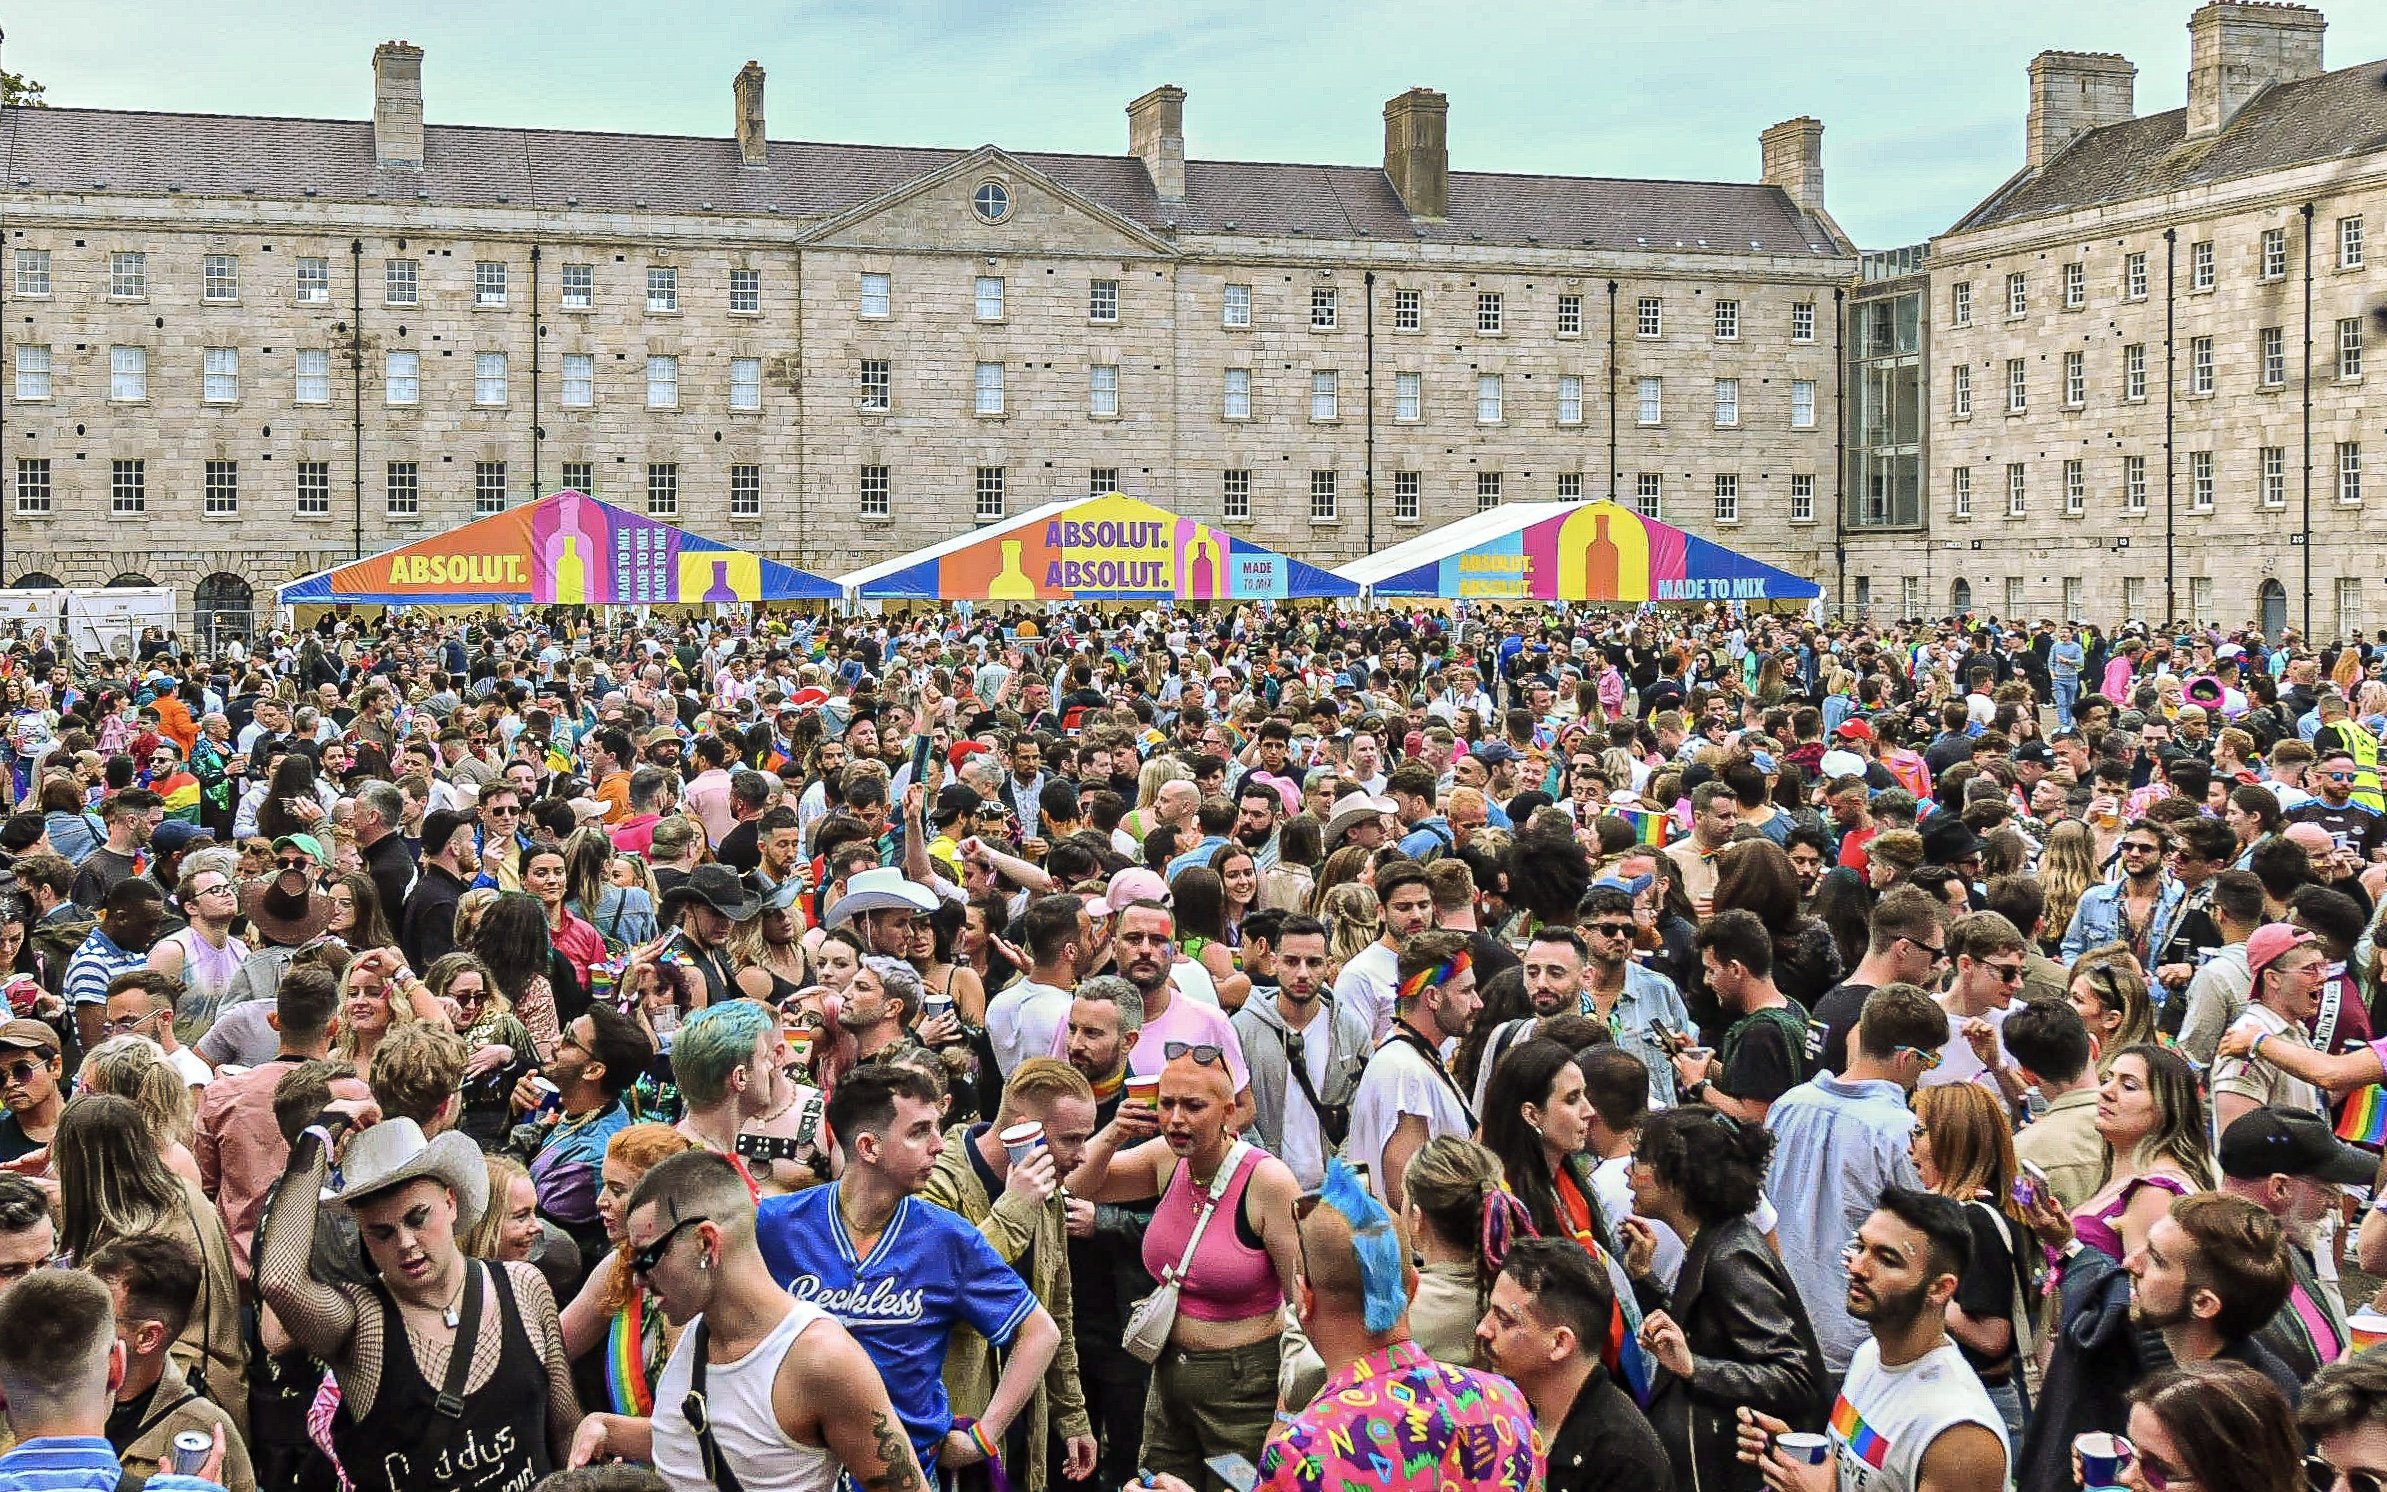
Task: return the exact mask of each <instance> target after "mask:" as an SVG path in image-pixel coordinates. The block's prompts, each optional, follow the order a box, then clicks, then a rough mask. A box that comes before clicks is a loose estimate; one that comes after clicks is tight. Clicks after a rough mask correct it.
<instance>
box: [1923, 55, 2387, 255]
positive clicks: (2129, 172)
mask: <svg viewBox="0 0 2387 1492" xmlns="http://www.w3.org/2000/svg"><path fill="white" fill-rule="evenodd" d="M2187 131H2188V111H2187V110H2185V109H2172V110H2169V111H2168V112H2165V113H2162V114H2149V115H2147V116H2145V117H2144V118H2140V119H2132V120H2128V121H2125V122H2124V123H2121V124H2115V125H2108V126H2107V127H2105V128H2104V129H2099V130H2091V131H2089V132H2088V133H2087V134H2084V135H2081V136H2079V137H2078V138H2076V139H2074V140H2073V141H2072V143H2071V144H2069V145H2067V146H2066V147H2064V149H2062V150H2061V151H2059V152H2057V154H2056V156H2055V158H2054V159H2053V160H2051V161H2049V162H2048V163H2047V164H2046V165H2044V166H2042V167H2040V168H2039V169H2038V170H2037V171H2035V172H2030V173H2027V174H2024V175H2021V176H2017V177H2016V178H2014V179H2013V180H2012V181H2010V182H2008V183H2006V184H2005V185H2004V186H2002V187H2000V188H1999V189H1998V190H1997V191H1996V192H1995V193H1992V194H1991V195H1990V197H1989V198H1988V200H1986V201H1984V202H1982V203H1981V204H1980V205H1979V206H1978V207H1975V208H1974V209H1973V210H1972V211H1971V212H1969V213H1967V214H1966V215H1965V216H1964V217H1963V218H1962V219H1961V220H1960V221H1959V222H1958V223H1957V224H1956V226H1955V227H1954V228H1953V229H1951V230H1950V231H1951V232H1956V233H1963V232H1968V231H1971V230H1974V229H1980V228H1995V227H2001V226H2003V225H2005V224H2008V223H2020V222H2027V221H2029V220H2030V219H2032V218H2041V217H2053V216H2057V215H2060V214H2063V213H2068V212H2074V211H2077V210H2079V209H2081V208H2084V207H2095V206H2099V205H2102V204H2105V203H2110V202H2124V201H2129V200H2131V199H2133V198H2138V197H2149V196H2157V195H2160V194H2162V193H2165V192H2171V191H2175V190H2178V189H2180V188H2182V187H2195V186H2204V185H2208V184H2211V183H2214V182H2223V181H2235V180H2238V179H2240V178H2242V177H2248V176H2257V175H2260V174H2262V173H2264V172H2267V171H2278V170H2283V169H2286V168H2288V167H2292V166H2302V165H2309V164H2313V163H2316V162H2322V161H2331V160H2343V159H2350V158H2355V157H2360V156H2365V155H2370V154H2373V153H2375V152H2378V151H2381V150H2387V62H2366V63H2364V64H2362V65H2361V66H2359V67H2347V68H2340V69H2338V70H2337V71H2335V72H2328V73H2322V74H2319V75H2318V76H2316V77H2310V78H2303V79H2299V80H2298V81H2296V82H2293V83H2282V84H2279V85H2278V86H2276V87H2274V88H2270V89H2267V90H2265V91H2264V92H2262V93H2260V94H2258V95H2256V96H2255V98H2254V99H2253V100H2252V101H2250V102H2249V103H2247V104H2246V106H2245V107H2244V108H2242V109H2240V110H2239V111H2238V112H2237V114H2236V115H2235V116H2234V117H2232V118H2231V120H2230V121H2229V123H2228V124H2226V125H2224V126H2223V127H2222V130H2221V133H2220V134H2218V135H2215V136H2212V137H2211V138H2209V139H2204V140H2198V141H2193V142H2191V141H2189V140H2188V139H2187Z"/></svg>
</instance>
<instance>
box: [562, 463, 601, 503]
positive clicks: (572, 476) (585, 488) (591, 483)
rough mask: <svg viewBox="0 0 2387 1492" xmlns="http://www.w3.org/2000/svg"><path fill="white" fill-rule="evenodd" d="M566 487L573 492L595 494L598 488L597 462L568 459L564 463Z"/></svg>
mask: <svg viewBox="0 0 2387 1492" xmlns="http://www.w3.org/2000/svg"><path fill="white" fill-rule="evenodd" d="M563 474H564V478H563V480H564V487H565V488H566V489H567V490H569V491H572V492H586V493H589V494H592V495H593V494H594V493H595V492H596V490H597V464H596V463H595V462H594V461H567V462H565V463H564V464H563Z"/></svg>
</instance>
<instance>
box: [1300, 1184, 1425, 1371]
mask: <svg viewBox="0 0 2387 1492" xmlns="http://www.w3.org/2000/svg"><path fill="white" fill-rule="evenodd" d="M1318 1196H1319V1200H1321V1201H1323V1202H1324V1203H1325V1204H1326V1205H1327V1206H1329V1207H1331V1208H1333V1209H1334V1210H1335V1211H1337V1212H1339V1213H1341V1214H1342V1215H1343V1218H1344V1220H1345V1221H1346V1222H1348V1223H1350V1225H1351V1249H1352V1252H1354V1253H1356V1254H1357V1255H1358V1256H1359V1284H1360V1293H1361V1297H1362V1300H1363V1303H1364V1321H1365V1324H1366V1326H1367V1329H1368V1331H1369V1332H1370V1333H1371V1334H1376V1335H1381V1334H1382V1333H1384V1332H1388V1331H1390V1330H1392V1329H1393V1326H1394V1325H1395V1324H1396V1323H1397V1322H1399V1321H1400V1319H1401V1313H1402V1312H1403V1311H1405V1310H1407V1309H1408V1308H1409V1291H1408V1289H1407V1287H1406V1285H1405V1284H1404V1282H1403V1281H1402V1279H1401V1235H1400V1234H1399V1233H1397V1232H1395V1231H1394V1230H1393V1226H1392V1214H1391V1213H1390V1212H1387V1211H1386V1210H1385V1208H1384V1204H1383V1203H1382V1202H1379V1201H1377V1200H1376V1198H1375V1196H1374V1194H1372V1193H1371V1192H1369V1191H1368V1189H1367V1188H1366V1187H1364V1186H1361V1185H1360V1184H1359V1173H1358V1172H1356V1171H1354V1170H1352V1169H1351V1168H1350V1167H1349V1166H1347V1165H1345V1164H1344V1163H1343V1160H1342V1158H1341V1157H1340V1156H1337V1157H1335V1158H1333V1159H1331V1160H1329V1161H1327V1163H1326V1184H1325V1185H1324V1186H1323V1187H1321V1188H1319V1192H1318Z"/></svg>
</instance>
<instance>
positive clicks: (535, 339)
mask: <svg viewBox="0 0 2387 1492" xmlns="http://www.w3.org/2000/svg"><path fill="white" fill-rule="evenodd" d="M541 331H542V328H541V327H540V325H539V246H538V245H537V244H532V245H531V246H530V498H531V501H532V502H537V501H538V500H539V498H540V496H541V495H542V494H541V493H540V491H539V442H540V440H541V439H543V438H544V437H545V435H546V433H547V432H546V431H545V430H543V429H542V428H540V425H539V337H540V334H541Z"/></svg>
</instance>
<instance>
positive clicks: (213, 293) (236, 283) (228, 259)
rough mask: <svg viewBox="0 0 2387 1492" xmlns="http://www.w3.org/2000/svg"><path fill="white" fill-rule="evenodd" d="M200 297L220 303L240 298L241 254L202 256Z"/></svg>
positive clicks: (200, 261)
mask: <svg viewBox="0 0 2387 1492" xmlns="http://www.w3.org/2000/svg"><path fill="white" fill-rule="evenodd" d="M199 299H201V300H203V301H214V302H217V303H219V304H221V303H223V302H226V301H236V300H238V299H240V259H239V256H237V255H234V254H206V255H202V256H201V257H200V260H199Z"/></svg>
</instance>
